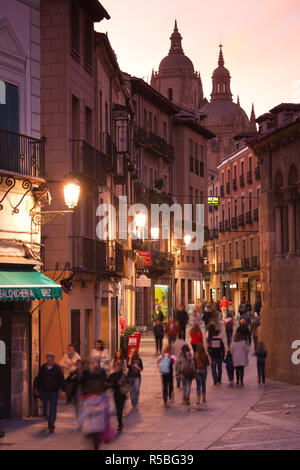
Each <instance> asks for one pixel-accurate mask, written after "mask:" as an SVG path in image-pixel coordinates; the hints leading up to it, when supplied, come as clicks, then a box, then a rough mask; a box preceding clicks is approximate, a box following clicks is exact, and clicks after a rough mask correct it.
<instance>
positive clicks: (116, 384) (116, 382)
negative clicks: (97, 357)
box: [108, 360, 127, 433]
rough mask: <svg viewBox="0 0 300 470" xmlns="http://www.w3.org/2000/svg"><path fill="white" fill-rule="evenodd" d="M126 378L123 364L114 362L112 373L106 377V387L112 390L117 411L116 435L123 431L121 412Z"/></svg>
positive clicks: (124, 399)
mask: <svg viewBox="0 0 300 470" xmlns="http://www.w3.org/2000/svg"><path fill="white" fill-rule="evenodd" d="M126 383H127V380H126V376H125V375H124V369H123V363H122V362H121V361H120V360H116V361H115V363H114V366H113V371H112V373H111V374H110V375H109V377H108V386H109V387H111V388H112V390H113V396H114V401H115V405H116V411H117V420H118V433H121V432H122V430H123V410H124V405H125V401H126V398H127V387H126Z"/></svg>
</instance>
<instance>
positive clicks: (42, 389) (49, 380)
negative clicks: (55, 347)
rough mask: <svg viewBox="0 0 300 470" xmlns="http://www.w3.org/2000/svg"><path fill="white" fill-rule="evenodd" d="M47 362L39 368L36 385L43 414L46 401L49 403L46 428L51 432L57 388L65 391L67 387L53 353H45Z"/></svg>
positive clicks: (45, 412) (52, 429) (53, 426)
mask: <svg viewBox="0 0 300 470" xmlns="http://www.w3.org/2000/svg"><path fill="white" fill-rule="evenodd" d="M46 357H47V362H46V363H45V364H43V365H42V366H41V368H40V370H39V374H38V377H37V387H38V390H39V393H40V397H41V399H42V403H43V412H44V416H47V409H48V402H49V404H50V409H49V415H48V429H49V431H50V432H51V433H53V432H54V429H55V425H54V424H55V420H56V412H57V400H58V392H59V390H60V389H61V390H63V392H65V393H66V391H67V387H66V383H65V379H64V376H63V373H62V371H61V368H60V367H59V366H58V365H57V364H56V363H55V355H54V354H53V353H47V356H46Z"/></svg>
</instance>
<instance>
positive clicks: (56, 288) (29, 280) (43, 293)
mask: <svg viewBox="0 0 300 470" xmlns="http://www.w3.org/2000/svg"><path fill="white" fill-rule="evenodd" d="M61 298H62V288H61V286H60V285H59V284H57V283H56V282H54V281H53V280H52V279H49V277H47V276H45V275H44V274H42V273H40V272H39V271H36V270H32V271H31V270H28V271H27V270H24V271H16V270H13V269H5V270H2V271H1V270H0V302H7V301H22V300H23V301H26V300H34V299H61Z"/></svg>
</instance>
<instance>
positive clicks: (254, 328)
mask: <svg viewBox="0 0 300 470" xmlns="http://www.w3.org/2000/svg"><path fill="white" fill-rule="evenodd" d="M259 327H260V315H259V314H257V315H256V317H254V319H253V320H252V322H251V329H250V332H251V335H252V338H253V342H254V350H255V351H256V349H257V343H258V330H259Z"/></svg>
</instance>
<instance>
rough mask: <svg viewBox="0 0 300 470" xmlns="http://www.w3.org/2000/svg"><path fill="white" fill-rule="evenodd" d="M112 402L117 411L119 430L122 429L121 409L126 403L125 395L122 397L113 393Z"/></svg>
mask: <svg viewBox="0 0 300 470" xmlns="http://www.w3.org/2000/svg"><path fill="white" fill-rule="evenodd" d="M114 400H115V405H116V410H117V420H118V425H119V428H121V429H122V427H123V409H124V405H125V401H126V395H122V394H120V393H114Z"/></svg>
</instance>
